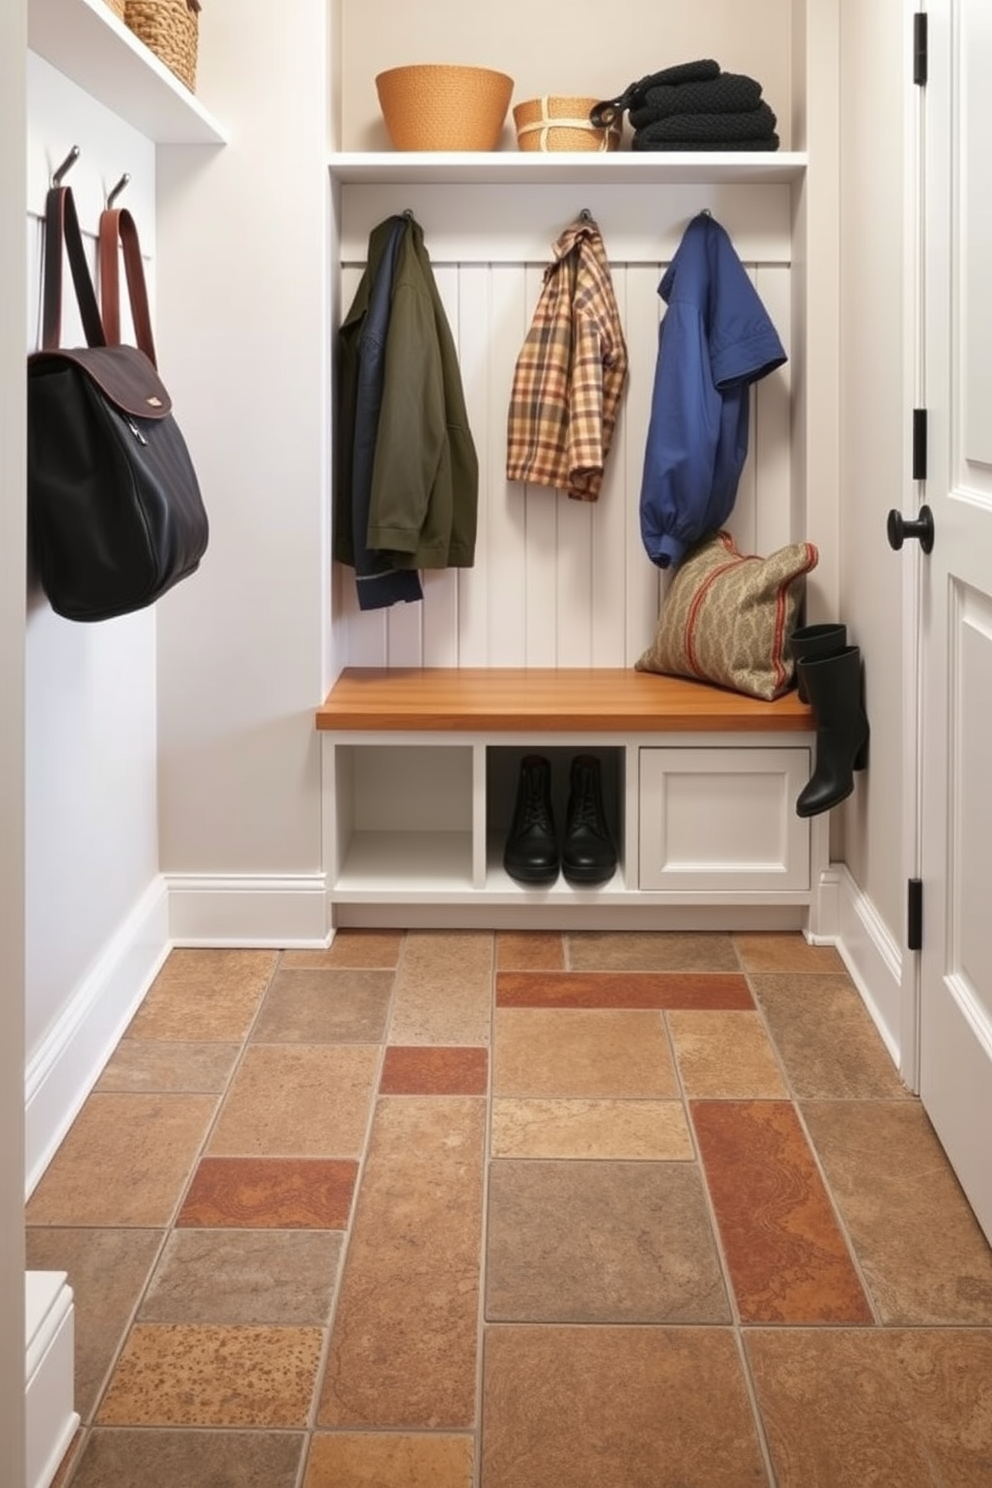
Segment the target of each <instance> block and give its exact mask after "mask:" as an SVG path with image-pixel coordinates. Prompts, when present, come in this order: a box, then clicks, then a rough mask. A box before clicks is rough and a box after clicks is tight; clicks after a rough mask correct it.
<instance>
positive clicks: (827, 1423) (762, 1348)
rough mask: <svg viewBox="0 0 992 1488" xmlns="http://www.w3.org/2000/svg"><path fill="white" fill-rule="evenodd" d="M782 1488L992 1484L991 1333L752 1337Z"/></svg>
mask: <svg viewBox="0 0 992 1488" xmlns="http://www.w3.org/2000/svg"><path fill="white" fill-rule="evenodd" d="M745 1347H746V1349H747V1354H748V1359H749V1361H750V1366H751V1372H752V1376H753V1379H754V1384H755V1390H756V1394H757V1399H758V1406H759V1408H760V1411H761V1416H762V1419H763V1421H764V1424H765V1429H766V1432H767V1435H768V1441H769V1446H770V1449H771V1454H772V1462H773V1465H774V1467H775V1472H776V1477H777V1482H778V1488H865V1485H866V1484H873V1485H878V1488H935V1485H936V1484H940V1485H941V1488H982V1485H984V1484H986V1483H990V1482H992V1389H990V1380H992V1333H989V1332H984V1331H977V1330H972V1331H965V1330H961V1331H959V1330H955V1329H949V1328H948V1329H940V1330H929V1329H913V1330H910V1331H904V1330H901V1329H881V1328H879V1329H870V1330H860V1331H858V1332H849V1331H847V1330H844V1329H825V1330H819V1331H816V1332H812V1331H806V1330H803V1329H799V1328H787V1329H777V1330H775V1331H770V1330H769V1331H765V1330H757V1331H755V1330H748V1331H747V1332H746V1333H745Z"/></svg>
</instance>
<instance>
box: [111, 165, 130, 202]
mask: <svg viewBox="0 0 992 1488" xmlns="http://www.w3.org/2000/svg"><path fill="white" fill-rule="evenodd" d="M130 179H131V177H130V176H129V175H128V173H127V171H125V172H124V174H123V175H122V176H121V178H120V180H119V181H118V182H117V185H116V186H115V187H114V188H113V190H112V191H111V192H110V193H109V194H108V196H107V211H108V212H109V211H110V208H111V207H112V206H113V205H114V202H115V201H116V200H117V198H118V197H119V196H120V194H121V192H122V191H123V190H124V188H125V186H126V185H127V183H128V181H130Z"/></svg>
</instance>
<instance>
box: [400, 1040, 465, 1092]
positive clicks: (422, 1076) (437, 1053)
mask: <svg viewBox="0 0 992 1488" xmlns="http://www.w3.org/2000/svg"><path fill="white" fill-rule="evenodd" d="M488 1088H489V1050H488V1049H484V1048H478V1049H465V1048H454V1047H449V1046H446V1045H444V1044H420V1045H413V1046H412V1047H402V1048H400V1047H398V1046H396V1045H391V1046H390V1047H389V1048H388V1049H387V1050H386V1057H385V1059H384V1060H383V1065H382V1077H381V1079H380V1081H379V1092H380V1094H381V1095H485V1094H486V1091H487V1090H488Z"/></svg>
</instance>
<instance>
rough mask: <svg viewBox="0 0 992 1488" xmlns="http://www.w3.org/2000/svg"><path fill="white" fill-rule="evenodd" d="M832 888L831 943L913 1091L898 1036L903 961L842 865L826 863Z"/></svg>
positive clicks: (902, 1017) (905, 1049)
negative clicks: (833, 878) (833, 925)
mask: <svg viewBox="0 0 992 1488" xmlns="http://www.w3.org/2000/svg"><path fill="white" fill-rule="evenodd" d="M831 867H832V871H833V872H834V873H835V874H836V885H837V916H838V924H837V939H836V945H837V949H838V951H839V952H840V954H841V956H842V958H843V961H844V965H845V966H846V967H847V970H848V973H849V974H850V977H851V980H852V981H853V982H854V984H855V986H856V987H857V989H858V991H859V993H860V994H861V998H862V1001H863V1002H864V1004H865V1007H866V1008H867V1009H868V1012H869V1014H870V1015H871V1018H872V1021H873V1022H874V1024H875V1027H876V1028H877V1029H878V1031H879V1033H880V1034H881V1036H882V1039H883V1041H884V1043H885V1046H886V1048H887V1049H888V1051H889V1053H890V1055H891V1056H892V1061H893V1063H894V1064H895V1066H896V1068H897V1069H898V1070H899V1071H900V1073H901V1074H902V1077H903V1079H904V1080H905V1081H906V1083H907V1084H908V1085H910V1086H911V1087H915V1082H916V1073H915V1068H914V1065H915V1058H916V1050H915V1047H910V1042H911V1041H910V1040H908V1039H906V1038H905V1037H904V1036H903V1030H904V1029H905V1028H906V1027H907V1021H911V1020H907V1018H906V997H907V995H908V994H907V992H906V990H905V988H904V976H905V973H906V966H905V958H904V956H903V953H902V950H901V948H900V947H899V945H897V943H896V941H895V939H894V938H893V936H892V934H891V932H890V931H889V929H888V928H887V926H886V925H885V923H884V921H883V920H882V918H881V916H880V915H879V913H878V911H877V910H876V908H875V906H874V904H873V903H872V901H871V900H870V899H869V898H868V896H867V894H865V893H864V891H863V890H862V889H861V888H860V886H859V885H858V883H857V882H856V880H855V879H854V878H853V877H852V875H851V873H850V872H849V870H848V869H847V867H846V866H845V865H844V864H843V863H835V864H832V865H831Z"/></svg>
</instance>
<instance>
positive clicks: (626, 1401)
mask: <svg viewBox="0 0 992 1488" xmlns="http://www.w3.org/2000/svg"><path fill="white" fill-rule="evenodd" d="M483 1390H484V1399H483V1415H482V1452H483V1460H482V1482H483V1484H484V1485H485V1488H766V1484H767V1476H766V1473H765V1469H764V1465H763V1462H762V1458H761V1451H760V1448H759V1445H758V1440H757V1435H756V1432H755V1427H754V1420H753V1417H752V1414H751V1409H750V1406H749V1403H748V1398H747V1392H746V1389H745V1384H744V1377H743V1371H742V1369H741V1363H740V1359H739V1356H738V1353H737V1348H736V1345H735V1343H734V1338H733V1334H732V1332H731V1331H730V1329H724V1328H685V1329H683V1328H622V1327H619V1328H618V1327H600V1328H555V1327H527V1328H520V1327H490V1328H488V1329H487V1330H486V1343H485V1362H484V1370H483Z"/></svg>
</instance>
